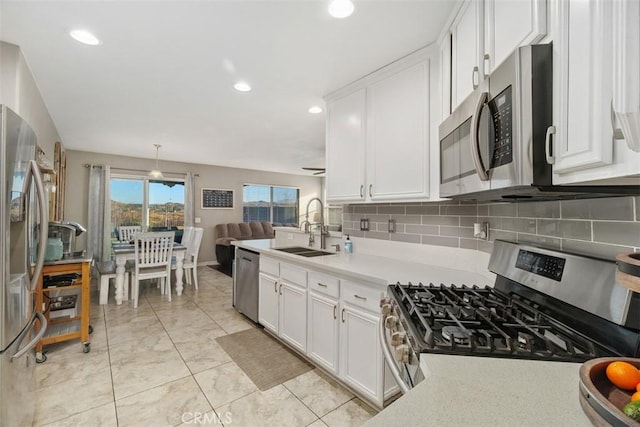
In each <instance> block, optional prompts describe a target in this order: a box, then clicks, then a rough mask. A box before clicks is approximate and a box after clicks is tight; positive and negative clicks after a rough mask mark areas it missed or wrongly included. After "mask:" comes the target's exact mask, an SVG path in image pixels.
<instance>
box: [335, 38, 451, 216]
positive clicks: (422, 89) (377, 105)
mask: <svg viewBox="0 0 640 427" xmlns="http://www.w3.org/2000/svg"><path fill="white" fill-rule="evenodd" d="M434 58H435V61H433V59H434ZM432 62H436V63H437V52H436V50H435V48H428V49H422V50H420V51H418V52H416V53H413V54H411V55H409V56H406V57H404V58H402V59H400V60H398V61H396V62H394V63H392V64H390V65H388V66H386V67H384V68H382V69H380V70H378V71H376V72H375V73H372V74H370V75H368V76H367V77H365V78H363V79H361V80H358V81H357V82H355V83H353V84H351V85H349V86H347V87H346V88H344V89H341V90H340V91H338V92H336V93H334V94H331V95H329V96H327V97H326V101H327V111H328V116H327V200H328V201H329V202H342V203H344V202H356V203H357V202H360V203H366V202H378V201H384V200H395V201H420V200H427V199H428V198H429V195H430V188H429V185H430V179H429V171H430V165H429V161H430V155H429V154H430V153H429V151H430V146H429V141H430V138H431V136H432V135H430V132H431V129H432V127H431V126H430V124H429V120H430V117H431V115H430V111H431V108H432V106H433V105H435V108H436V109H437V108H439V103H438V102H436V101H437V98H436V99H434V100H433V102H431V100H432V99H431V98H432V96H431V92H430V91H431V88H430V85H433V87H437V86H435V85H436V82H431V81H430V75H431V66H432ZM438 95H439V94H436V97H437V96H438ZM436 117H437V116H436ZM433 129H435V127H434V128H433ZM434 137H435V133H434ZM433 161H435V162H437V161H438V159H437V158H435V159H433Z"/></svg>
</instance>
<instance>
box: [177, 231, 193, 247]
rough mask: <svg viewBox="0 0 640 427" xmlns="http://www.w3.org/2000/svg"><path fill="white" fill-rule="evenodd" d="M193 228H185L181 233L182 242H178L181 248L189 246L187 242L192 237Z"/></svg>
mask: <svg viewBox="0 0 640 427" xmlns="http://www.w3.org/2000/svg"><path fill="white" fill-rule="evenodd" d="M194 228H195V227H185V228H184V231H183V232H182V240H180V244H181V245H183V246H189V240H191V236H192V235H193V229H194Z"/></svg>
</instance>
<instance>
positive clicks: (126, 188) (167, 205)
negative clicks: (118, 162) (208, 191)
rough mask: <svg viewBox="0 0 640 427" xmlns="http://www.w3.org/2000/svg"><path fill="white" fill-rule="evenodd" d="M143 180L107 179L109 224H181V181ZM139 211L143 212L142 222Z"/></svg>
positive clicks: (171, 226)
mask: <svg viewBox="0 0 640 427" xmlns="http://www.w3.org/2000/svg"><path fill="white" fill-rule="evenodd" d="M144 188H145V179H142V178H141V179H125V178H112V179H111V227H112V229H117V227H119V226H124V225H140V226H143V225H144V226H147V227H148V228H149V230H160V229H169V230H176V229H182V228H183V227H184V183H183V182H178V181H156V180H148V185H147V188H148V197H146V204H145V197H144ZM143 212H147V218H148V219H147V224H144V215H143Z"/></svg>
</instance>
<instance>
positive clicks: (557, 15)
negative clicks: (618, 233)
mask: <svg viewBox="0 0 640 427" xmlns="http://www.w3.org/2000/svg"><path fill="white" fill-rule="evenodd" d="M634 1H636V0H621V1H618V2H611V1H609V0H589V1H585V0H568V1H562V2H557V4H556V9H555V10H554V14H553V15H554V37H553V49H554V58H553V61H554V106H553V114H554V119H553V122H554V126H555V134H554V135H553V136H552V138H553V139H552V145H553V150H554V153H553V154H554V160H553V171H554V177H553V182H554V184H574V183H586V182H592V183H598V181H599V180H604V179H611V178H620V179H621V180H620V181H619V182H618V183H620V184H625V183H635V184H636V185H637V184H638V179H637V178H635V179H634V178H628V179H631V180H635V181H636V182H625V178H624V177H625V176H628V175H632V174H638V173H640V153H639V152H638V151H634V150H632V149H631V147H630V146H629V145H628V144H627V141H625V140H624V139H623V137H622V135H616V134H615V133H614V131H615V128H617V126H618V125H617V124H616V123H615V113H614V111H613V104H614V88H617V92H618V93H625V92H626V90H627V88H632V87H634V86H635V87H636V89H637V85H638V79H639V78H640V77H639V76H638V75H637V73H636V75H634V76H630V75H629V74H627V73H625V72H623V70H622V69H620V68H616V67H617V65H614V60H615V59H616V58H617V59H618V62H617V64H624V67H625V69H628V68H631V69H634V68H633V67H636V68H635V69H637V62H638V61H639V60H640V59H638V53H639V52H640V46H639V45H638V41H637V40H636V41H635V43H632V45H631V46H629V44H628V43H629V41H630V40H629V39H628V38H627V35H626V34H624V33H623V32H624V31H625V28H626V26H625V25H624V22H620V20H622V21H625V20H626V19H627V17H625V16H624V10H629V9H631V10H633V9H635V11H636V16H635V18H634V19H635V25H636V26H637V25H640V13H638V8H637V7H636V6H637V5H634V3H633V2H634ZM633 44H635V46H633ZM623 57H624V60H623V61H622V62H621V61H620V59H621V58H623ZM625 79H626V80H625ZM639 151H640V150H639Z"/></svg>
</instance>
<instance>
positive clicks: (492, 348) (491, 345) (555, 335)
mask: <svg viewBox="0 0 640 427" xmlns="http://www.w3.org/2000/svg"><path fill="white" fill-rule="evenodd" d="M392 289H393V293H395V294H396V295H397V300H398V301H399V304H400V306H401V307H402V310H403V311H404V312H406V314H407V315H408V317H409V318H410V319H411V322H410V323H411V325H412V327H413V328H414V329H415V330H416V331H417V334H416V335H418V336H419V337H420V338H421V341H422V342H421V343H420V344H421V347H423V350H424V351H433V352H446V353H456V354H457V353H462V354H474V355H491V356H501V357H514V358H527V359H540V360H562V361H583V360H588V359H592V358H594V357H598V356H599V354H598V351H597V349H596V347H595V346H594V344H593V343H592V342H591V341H590V340H589V339H587V338H585V337H583V336H581V335H580V334H579V333H577V332H576V331H574V330H571V329H570V328H568V327H566V326H565V325H563V324H561V323H560V322H557V321H555V320H554V319H553V318H552V317H550V316H548V315H547V314H545V313H543V312H541V311H539V310H538V309H537V308H536V307H535V304H532V303H530V302H528V301H526V300H523V299H520V298H514V297H512V296H510V295H508V294H506V293H502V292H500V291H498V290H496V289H493V288H489V287H484V288H480V287H478V286H467V285H460V286H456V285H450V286H446V285H444V284H440V285H434V284H429V285H423V284H422V283H419V284H417V285H414V284H411V283H409V284H407V285H401V284H399V283H398V284H396V285H393V286H392Z"/></svg>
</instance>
